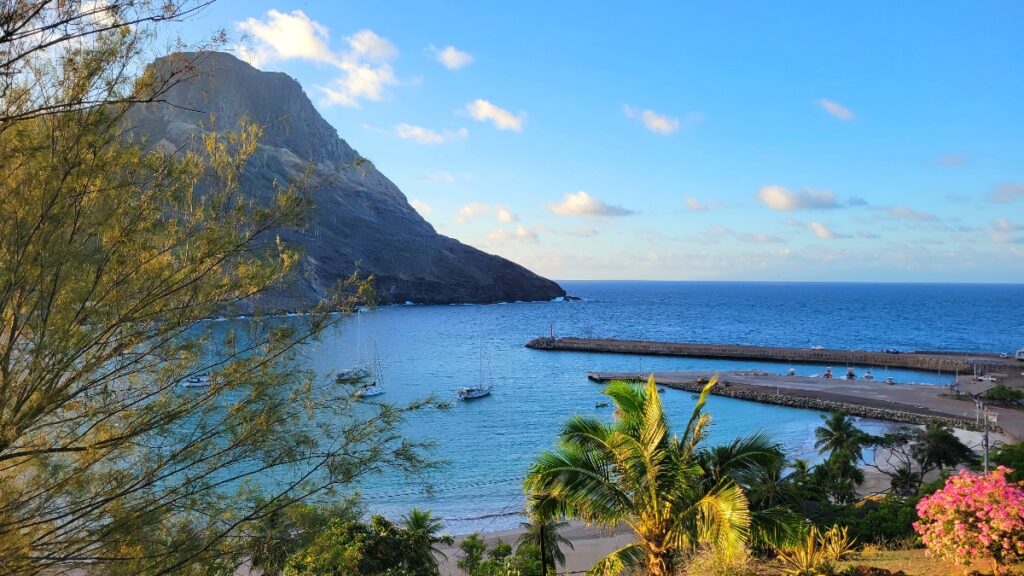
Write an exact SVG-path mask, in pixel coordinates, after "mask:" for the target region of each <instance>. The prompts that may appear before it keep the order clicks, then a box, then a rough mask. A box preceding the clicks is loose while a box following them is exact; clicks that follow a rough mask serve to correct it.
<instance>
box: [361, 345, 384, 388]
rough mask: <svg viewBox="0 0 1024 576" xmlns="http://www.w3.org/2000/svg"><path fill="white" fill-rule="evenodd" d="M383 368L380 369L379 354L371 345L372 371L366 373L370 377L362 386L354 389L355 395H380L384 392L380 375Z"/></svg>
mask: <svg viewBox="0 0 1024 576" xmlns="http://www.w3.org/2000/svg"><path fill="white" fill-rule="evenodd" d="M383 373H384V370H382V369H381V365H380V354H378V353H377V346H376V345H375V346H374V347H373V372H372V373H370V374H368V377H369V378H370V381H369V382H366V383H364V384H363V386H362V387H361V388H360V389H359V390H357V391H356V396H358V397H360V398H369V397H370V396H380V395H381V394H383V393H384V386H383V384H382V382H381V375H382V374H383Z"/></svg>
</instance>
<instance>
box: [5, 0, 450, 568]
mask: <svg viewBox="0 0 1024 576" xmlns="http://www.w3.org/2000/svg"><path fill="white" fill-rule="evenodd" d="M45 4H49V5H50V6H46V5H44V3H40V2H23V3H18V6H15V8H17V9H18V10H19V12H18V15H17V16H16V18H15V20H13V22H15V24H16V25H17V26H19V27H20V28H18V31H16V33H15V34H14V36H7V35H4V36H3V38H2V39H0V47H2V48H4V49H5V50H6V49H8V48H11V47H12V46H15V45H17V46H28V47H31V42H34V41H36V40H37V39H36V38H34V37H33V38H29V37H25V36H20V35H21V34H22V33H23V32H24V31H26V30H32V29H35V28H38V27H39V26H45V25H46V22H50V21H51V20H52V18H58V19H60V18H61V17H62V15H68V14H70V15H71V16H68V17H71V18H73V17H74V13H75V11H76V10H80V9H82V8H83V7H84V6H85V4H86V3H84V2H78V1H69V2H62V3H52V2H50V3H45ZM91 4H96V3H91ZM99 4H104V3H99ZM99 4H96V5H97V6H98V5H99ZM105 4H107V5H108V7H112V8H111V9H121V8H124V9H125V10H127V11H128V12H124V13H121V14H109V13H103V14H101V13H98V12H92V13H91V14H92V15H91V16H90V18H99V17H100V16H103V17H108V16H109V17H110V18H113V19H114V21H116V20H117V18H121V17H123V15H124V14H128V13H131V10H132V8H131V6H128V5H127V4H126V2H123V1H118V0H115V1H113V2H108V3H105ZM133 5H135V6H136V7H138V8H140V9H142V8H145V7H152V6H153V3H150V2H137V3H133ZM172 5H173V3H170V2H169V3H166V7H168V8H170V7H171V6H172ZM32 6H35V7H38V8H40V11H38V12H36V13H35V16H33V15H32V14H33V11H32V9H31V8H32ZM26 7H27V8H28V10H27V11H26V12H24V13H22V12H20V10H21V9H22V8H26ZM156 8H157V9H159V6H157V7H156ZM69 10H70V12H68V11H69ZM170 14H171V15H172V16H173V12H172V13H170ZM3 16H4V17H7V16H8V14H7V13H6V12H5V13H4V14H3ZM34 17H35V18H38V19H39V20H33V18H34ZM6 32H7V29H6V28H5V34H6ZM65 32H66V30H65V29H60V30H54V31H53V32H52V33H53V34H56V35H58V36H60V35H61V34H64V33H65ZM94 32H95V31H94ZM18 37H20V38H21V40H17V38H18ZM146 38H147V36H146V35H145V34H139V33H137V29H136V28H133V27H131V26H118V27H114V28H112V29H109V30H107V31H100V32H95V33H94V34H93V35H92V36H89V37H79V38H77V40H75V41H74V42H68V43H66V44H63V45H59V46H58V45H54V46H51V47H50V48H49V49H38V50H33V51H30V52H28V53H26V54H27V55H25V56H24V57H23V58H22V59H21V60H18V61H17V62H16V63H14V64H10V63H8V64H5V66H6V67H5V68H4V69H3V70H0V72H7V71H9V70H16V72H15V73H13V75H4V74H2V73H0V76H2V77H3V78H2V80H3V82H4V83H5V84H4V90H2V91H0V166H3V171H2V177H0V198H3V202H0V566H3V572H4V574H5V575H11V576H20V575H22V574H26V575H27V574H33V575H34V574H39V573H48V572H51V573H56V572H58V571H69V570H80V571H82V572H85V573H89V574H104V575H113V576H116V575H119V574H132V575H157V574H170V573H174V574H199V573H201V574H227V573H231V572H232V571H233V570H234V568H235V567H236V566H237V565H238V564H239V563H240V562H241V561H242V559H243V558H244V557H246V556H247V555H249V554H251V553H254V552H255V550H254V549H251V548H250V546H252V545H253V541H252V540H251V538H250V535H251V534H257V533H259V532H260V531H261V530H263V527H265V524H264V521H265V520H266V519H267V518H270V517H272V516H274V515H275V514H277V513H279V512H281V511H282V510H284V509H286V508H287V507H288V506H290V505H291V504H293V503H295V502H298V501H304V500H310V499H315V498H318V497H328V498H333V496H332V495H331V494H330V491H331V490H335V489H338V488H340V487H343V486H345V485H347V484H349V483H351V482H353V481H354V480H356V479H358V478H360V477H362V476H364V475H366V474H371V473H374V472H377V471H381V470H389V471H393V472H415V471H419V470H422V469H423V468H424V467H425V466H427V465H428V462H427V461H426V460H425V453H424V449H427V448H429V445H426V444H422V443H413V442H409V441H406V440H405V439H404V438H403V437H402V436H401V435H400V434H399V433H398V431H397V430H398V426H399V424H400V423H401V422H402V420H403V418H404V417H405V415H406V414H408V413H409V412H410V411H415V410H420V409H423V408H426V407H429V406H434V405H435V404H436V403H434V402H433V401H425V402H419V403H413V404H410V405H407V406H401V407H394V406H388V405H383V404H375V405H370V404H369V403H367V404H366V405H359V404H358V403H357V402H356V401H355V398H354V392H355V390H354V388H353V387H352V386H350V385H349V386H346V385H339V384H335V383H334V382H333V381H331V380H330V379H328V378H321V377H320V376H318V375H317V374H314V373H312V372H310V371H307V370H303V369H301V368H300V367H299V365H300V362H298V359H299V354H300V353H301V352H300V347H301V345H302V344H304V343H306V342H309V341H311V340H313V339H315V338H316V336H317V335H318V334H319V333H320V332H321V331H323V330H324V329H325V328H326V327H328V326H330V325H332V324H333V323H336V322H338V321H339V319H340V318H341V316H334V315H332V314H330V312H334V311H337V312H340V313H342V314H344V313H346V312H349V311H351V310H352V309H353V307H354V306H356V305H360V304H368V303H372V286H371V285H370V284H369V283H368V282H366V281H364V280H363V279H359V278H355V277H354V278H352V279H351V280H350V281H349V282H348V283H347V284H346V285H344V286H340V287H339V290H338V291H337V293H336V295H335V297H333V298H331V299H328V300H325V301H324V302H323V303H322V306H321V307H320V308H319V309H318V310H314V311H313V312H314V314H312V315H310V316H308V317H304V318H301V319H294V320H290V321H288V322H282V321H266V320H265V319H263V318H256V319H255V320H253V321H252V322H244V323H211V322H208V321H206V319H208V318H213V317H217V316H224V315H230V314H232V313H240V312H243V311H246V312H247V308H246V307H247V306H249V305H250V303H251V302H252V301H253V298H258V297H259V296H260V295H261V294H264V293H265V291H266V290H267V289H269V288H272V287H276V286H279V285H281V284H283V283H286V282H288V281H289V279H290V278H291V277H292V274H293V273H294V272H295V266H296V261H297V256H298V254H297V253H296V251H295V250H294V249H293V248H292V247H290V246H287V245H285V244H283V243H282V242H280V241H279V239H278V238H277V236H276V234H275V231H276V230H279V229H286V228H289V227H295V226H302V225H303V223H304V219H305V213H306V200H305V187H306V186H307V185H308V184H309V183H307V182H291V183H284V182H282V183H279V185H278V186H277V187H276V189H275V190H273V191H272V193H271V194H268V196H270V197H272V200H271V201H270V202H269V203H267V204H257V203H254V202H252V201H250V200H249V195H247V194H246V193H245V192H246V191H244V190H241V189H240V187H239V175H240V174H241V173H242V171H243V170H244V169H245V167H246V164H247V162H248V161H249V159H250V158H251V157H252V154H253V153H254V151H255V150H256V149H257V146H258V143H259V139H260V135H261V129H260V127H259V126H256V125H253V124H248V123H242V124H241V125H239V126H238V128H237V131H235V132H231V133H211V134H208V135H206V136H204V137H203V138H199V139H197V140H196V141H195V142H194V145H193V146H192V147H191V148H190V149H189V150H187V151H180V153H179V154H169V153H166V152H164V151H161V150H160V149H159V148H158V147H157V148H156V149H149V148H146V147H144V146H140V145H137V144H136V143H132V142H129V141H128V140H127V139H126V137H125V129H126V128H125V121H126V115H127V114H128V112H129V111H130V110H131V107H132V105H133V103H134V102H135V101H136V99H135V97H134V96H133V95H136V96H139V95H142V92H140V90H141V91H144V92H145V97H144V98H143V99H144V100H145V99H148V98H149V97H150V96H153V95H155V94H158V90H159V89H158V88H157V87H154V86H152V85H151V83H152V82H153V79H152V78H149V77H148V76H147V75H146V73H142V74H141V76H137V75H136V74H138V71H139V70H141V67H140V64H141V63H140V62H139V61H138V57H139V56H140V55H141V54H142V52H143V49H144V48H145V41H146ZM10 55H11V53H9V52H5V53H4V57H7V56H10ZM0 63H2V62H0ZM187 64H188V63H187V62H184V63H183V65H184V66H186V67H187ZM147 85H148V86H147ZM119 95H120V96H125V98H120V96H119ZM140 97H142V96H140ZM205 372H208V373H209V374H210V377H211V381H210V386H208V387H206V388H201V389H196V388H192V389H185V388H183V387H182V385H181V384H182V382H183V380H184V379H186V378H188V377H189V376H192V375H195V374H198V373H205Z"/></svg>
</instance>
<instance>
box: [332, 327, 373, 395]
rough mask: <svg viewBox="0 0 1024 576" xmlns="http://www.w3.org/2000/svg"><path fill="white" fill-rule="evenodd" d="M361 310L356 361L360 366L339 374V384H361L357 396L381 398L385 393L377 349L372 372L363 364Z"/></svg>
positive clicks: (357, 333)
mask: <svg viewBox="0 0 1024 576" xmlns="http://www.w3.org/2000/svg"><path fill="white" fill-rule="evenodd" d="M361 314H362V312H361V311H360V310H358V309H357V310H356V359H357V362H358V365H357V366H356V367H355V368H348V369H346V370H342V371H340V372H338V376H337V378H336V379H337V382H338V383H339V384H355V383H360V386H359V389H358V390H356V394H355V395H356V396H357V397H358V398H369V397H371V396H380V395H381V394H383V393H384V387H383V386H382V385H381V374H382V373H383V371H382V370H381V365H380V354H378V353H377V347H376V346H374V350H373V353H374V365H373V369H372V370H371V369H370V368H368V367H367V366H366V365H365V364H364V363H363V321H362V319H363V317H362V315H361ZM367 380H368V381H367Z"/></svg>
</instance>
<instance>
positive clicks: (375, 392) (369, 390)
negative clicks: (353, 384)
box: [356, 382, 384, 398]
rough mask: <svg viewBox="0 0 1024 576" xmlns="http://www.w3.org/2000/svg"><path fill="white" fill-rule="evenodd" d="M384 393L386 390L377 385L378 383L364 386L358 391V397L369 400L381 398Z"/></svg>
mask: <svg viewBox="0 0 1024 576" xmlns="http://www.w3.org/2000/svg"><path fill="white" fill-rule="evenodd" d="M383 393H384V388H382V387H380V386H378V385H377V383H376V382H371V383H369V384H363V387H362V388H360V389H359V390H356V396H358V397H359V398H369V397H370V396H380V395H381V394H383Z"/></svg>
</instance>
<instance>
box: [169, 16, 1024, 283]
mask: <svg viewBox="0 0 1024 576" xmlns="http://www.w3.org/2000/svg"><path fill="white" fill-rule="evenodd" d="M1022 21H1024V4H1021V3H1019V2H972V3H965V2H923V1H922V2H899V3H895V2H856V3H838V2H758V3H751V2H744V3H725V2H714V3H712V2H686V3H681V2H672V3H669V2H665V3H640V2H632V3H620V4H618V5H614V6H613V5H610V4H609V5H604V4H601V3H589V2H586V3H585V2H515V3H470V2H465V3H457V2H293V3H282V2H262V1H250V2H236V1H228V0H224V1H222V2H218V3H217V4H215V5H214V6H213V7H212V8H211V9H209V10H206V11H205V12H204V13H203V15H202V17H201V18H199V19H195V20H192V21H190V22H188V23H186V24H185V25H184V26H183V29H182V34H183V35H184V36H185V37H186V38H190V39H199V38H201V37H203V36H205V35H208V34H209V33H210V32H212V31H213V30H215V29H216V28H218V27H223V28H225V29H226V30H227V31H228V33H229V34H230V35H231V37H232V45H233V46H236V47H237V48H236V49H237V51H238V53H239V54H240V55H241V56H242V57H243V58H245V59H247V60H249V61H250V62H251V63H253V64H255V65H257V66H258V67H260V68H262V69H265V70H279V71H284V72H287V73H288V74H290V75H292V76H293V77H295V78H296V79H297V80H299V82H300V83H301V84H302V85H303V87H304V88H305V90H306V92H307V93H308V94H309V96H310V98H311V99H312V101H313V102H314V104H316V105H317V107H318V109H319V110H320V111H321V113H322V114H323V115H324V117H325V118H326V119H327V120H328V121H329V122H330V123H331V124H333V125H334V126H335V127H336V128H337V129H338V132H339V134H340V135H341V136H342V137H343V138H345V140H347V141H348V143H349V144H350V145H352V146H353V147H355V148H356V149H357V150H359V151H360V152H361V153H362V154H363V155H364V156H366V157H367V158H370V159H371V160H373V161H374V163H375V164H376V165H377V167H378V168H379V169H380V170H381V171H382V172H383V173H384V174H386V175H387V176H388V177H390V178H391V179H392V180H394V182H395V183H396V184H397V185H398V186H399V187H400V188H401V189H402V190H403V191H404V192H405V194H406V196H408V198H409V200H410V201H411V202H413V204H414V205H415V206H416V207H417V209H418V210H420V212H421V213H422V214H423V215H424V217H425V218H426V219H427V220H428V221H429V222H430V223H431V224H433V225H434V227H435V228H437V230H438V231H439V232H441V233H443V234H446V235H449V236H452V237H454V238H457V239H459V240H461V241H463V242H466V243H468V244H471V245H473V246H476V247H479V248H481V249H484V250H487V251H489V252H493V253H497V254H500V255H502V256H505V257H508V258H510V259H512V260H515V261H517V262H519V263H521V264H524V265H526V266H528V267H530V268H531V269H533V270H535V271H537V272H539V273H541V274H543V275H546V276H549V277H553V278H558V279H671V280H677V279H678V280H685V279H745V280H836V281H983V282H1024V74H1022V70H1024V68H1022V66H1024V65H1022V62H1024V40H1022V36H1021V32H1020V28H1019V24H1020V22H1022Z"/></svg>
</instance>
